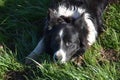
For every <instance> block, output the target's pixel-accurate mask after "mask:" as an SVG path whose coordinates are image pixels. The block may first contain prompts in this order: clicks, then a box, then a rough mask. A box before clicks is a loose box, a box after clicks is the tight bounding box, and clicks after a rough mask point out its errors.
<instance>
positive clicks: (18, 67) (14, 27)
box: [0, 0, 120, 80]
mask: <svg viewBox="0 0 120 80" xmlns="http://www.w3.org/2000/svg"><path fill="white" fill-rule="evenodd" d="M49 2H50V0H0V80H61V79H62V80H119V79H120V76H119V75H120V29H119V26H120V6H119V5H120V3H119V1H118V2H117V0H112V2H111V4H110V5H109V6H108V7H107V9H106V11H105V12H104V15H103V19H104V25H105V31H104V32H103V34H102V35H101V36H100V37H99V38H98V40H97V41H96V43H95V44H94V45H93V46H91V48H90V49H89V50H87V52H86V53H85V55H84V56H82V58H81V63H82V64H83V65H80V66H76V65H75V64H73V63H72V62H68V63H66V64H64V65H61V64H55V63H53V61H52V60H51V59H50V57H49V55H47V54H46V53H44V54H43V55H41V56H40V62H39V63H35V64H36V65H31V66H29V65H25V64H24V59H25V57H26V56H27V55H28V54H29V53H30V52H31V51H32V50H33V48H34V47H35V46H36V44H37V42H38V41H39V39H40V38H41V35H42V33H43V32H42V30H43V27H44V21H45V17H46V15H47V9H48V6H49ZM113 2H114V3H113Z"/></svg>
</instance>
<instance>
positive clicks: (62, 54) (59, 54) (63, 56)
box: [53, 30, 66, 63]
mask: <svg viewBox="0 0 120 80" xmlns="http://www.w3.org/2000/svg"><path fill="white" fill-rule="evenodd" d="M59 36H60V49H59V50H58V51H56V53H55V54H54V56H53V58H54V61H55V62H56V59H55V58H56V57H57V58H58V61H60V62H61V63H65V62H66V52H65V51H64V49H63V47H62V46H63V30H61V31H60V32H59Z"/></svg>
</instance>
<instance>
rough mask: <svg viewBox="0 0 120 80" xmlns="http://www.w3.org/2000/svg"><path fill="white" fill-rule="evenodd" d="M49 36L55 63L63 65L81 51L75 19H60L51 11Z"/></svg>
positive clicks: (48, 28) (61, 17) (48, 27)
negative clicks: (74, 23)
mask: <svg viewBox="0 0 120 80" xmlns="http://www.w3.org/2000/svg"><path fill="white" fill-rule="evenodd" d="M48 22H49V23H48V26H47V30H48V31H47V33H46V34H47V35H49V44H48V45H49V46H50V49H51V50H52V54H53V59H54V61H60V62H62V63H64V62H66V61H68V60H70V59H71V57H72V56H73V55H74V54H75V53H76V52H77V51H78V50H79V48H80V47H79V43H80V41H79V33H78V30H77V29H76V27H75V26H74V25H73V23H72V22H73V19H71V18H65V17H63V16H60V17H58V16H57V15H56V14H55V13H54V12H53V11H52V10H49V21H48Z"/></svg>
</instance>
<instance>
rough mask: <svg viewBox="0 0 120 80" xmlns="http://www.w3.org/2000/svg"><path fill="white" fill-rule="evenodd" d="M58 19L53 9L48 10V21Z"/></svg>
mask: <svg viewBox="0 0 120 80" xmlns="http://www.w3.org/2000/svg"><path fill="white" fill-rule="evenodd" d="M56 18H57V14H56V13H55V11H53V10H52V9H49V10H48V19H49V20H54V19H56Z"/></svg>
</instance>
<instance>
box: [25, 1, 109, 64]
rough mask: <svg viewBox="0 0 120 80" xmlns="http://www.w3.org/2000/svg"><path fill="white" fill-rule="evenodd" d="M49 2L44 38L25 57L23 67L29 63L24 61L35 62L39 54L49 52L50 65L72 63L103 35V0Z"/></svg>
mask: <svg viewBox="0 0 120 80" xmlns="http://www.w3.org/2000/svg"><path fill="white" fill-rule="evenodd" d="M53 2H54V3H53V5H52V6H51V7H50V8H49V10H48V16H47V20H46V26H45V27H44V35H43V37H42V39H41V40H40V41H39V43H38V45H37V46H36V47H35V49H34V50H33V51H32V52H31V53H30V54H29V55H28V56H27V58H26V64H30V63H31V62H32V60H30V59H28V58H31V59H33V60H37V59H38V58H39V55H41V54H42V53H43V52H46V53H49V54H50V55H51V56H52V57H53V60H54V62H60V63H66V62H67V61H70V60H74V61H76V59H80V56H82V55H83V54H84V53H85V51H86V50H87V49H88V48H89V47H90V46H91V45H93V43H94V42H95V41H96V39H97V38H98V36H99V35H100V34H101V33H102V32H103V27H104V26H103V21H102V14H103V12H104V10H105V8H106V6H107V3H108V1H107V0H61V1H53ZM77 64H79V60H78V62H77Z"/></svg>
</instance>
